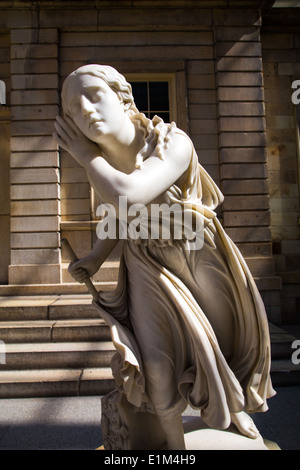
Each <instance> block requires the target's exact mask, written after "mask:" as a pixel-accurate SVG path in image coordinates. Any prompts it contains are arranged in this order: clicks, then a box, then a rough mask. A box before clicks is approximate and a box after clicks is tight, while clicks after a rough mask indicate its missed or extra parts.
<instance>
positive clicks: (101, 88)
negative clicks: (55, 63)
mask: <svg viewBox="0 0 300 470" xmlns="http://www.w3.org/2000/svg"><path fill="white" fill-rule="evenodd" d="M65 101H66V103H65V104H66V107H67V109H68V114H69V116H70V117H71V118H72V119H73V121H74V122H75V124H76V125H77V127H79V129H80V130H81V131H82V132H83V133H84V134H85V135H86V136H87V137H88V138H89V139H91V140H92V141H94V142H96V143H98V144H99V145H101V142H103V138H104V136H106V135H118V133H119V132H120V130H121V128H122V126H123V124H124V120H125V117H126V115H125V110H124V107H123V105H122V102H121V100H120V98H119V96H118V95H117V94H116V93H115V92H114V91H113V90H112V89H111V88H110V87H109V85H107V83H106V82H105V81H104V80H102V79H101V78H99V77H94V76H92V75H78V76H76V77H75V78H73V80H72V81H71V82H70V84H69V86H68V88H67V93H66V97H65Z"/></svg>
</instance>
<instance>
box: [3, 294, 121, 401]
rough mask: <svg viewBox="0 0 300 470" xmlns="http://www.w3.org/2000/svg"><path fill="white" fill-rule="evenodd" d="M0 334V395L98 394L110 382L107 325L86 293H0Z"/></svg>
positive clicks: (110, 347)
mask: <svg viewBox="0 0 300 470" xmlns="http://www.w3.org/2000/svg"><path fill="white" fill-rule="evenodd" d="M0 340H1V341H3V342H4V344H5V364H1V363H0V398H26V397H27V398H29V397H40V396H41V397H45V396H80V395H82V396H83V395H103V394H106V393H108V392H109V391H111V390H112V389H113V388H114V386H115V382H114V379H113V377H112V372H111V368H110V361H111V358H112V356H113V354H114V353H115V349H114V346H113V343H112V342H111V338H110V332H109V328H108V326H107V325H106V324H105V322H104V321H103V319H102V318H100V317H99V312H98V311H97V310H96V309H95V307H93V305H92V304H91V297H90V296H89V295H87V294H79V295H75V296H74V295H44V296H40V295H36V296H2V297H0ZM0 352H1V351H0ZM2 352H3V351H2ZM2 358H3V357H2ZM0 362H1V361H0Z"/></svg>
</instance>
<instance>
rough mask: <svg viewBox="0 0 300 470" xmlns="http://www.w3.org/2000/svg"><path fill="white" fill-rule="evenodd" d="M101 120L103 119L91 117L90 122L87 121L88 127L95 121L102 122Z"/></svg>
mask: <svg viewBox="0 0 300 470" xmlns="http://www.w3.org/2000/svg"><path fill="white" fill-rule="evenodd" d="M102 121H103V119H91V120H90V122H89V127H91V126H92V125H93V124H95V123H96V122H102Z"/></svg>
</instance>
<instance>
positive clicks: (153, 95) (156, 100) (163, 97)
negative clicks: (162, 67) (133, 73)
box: [131, 81, 170, 122]
mask: <svg viewBox="0 0 300 470" xmlns="http://www.w3.org/2000/svg"><path fill="white" fill-rule="evenodd" d="M131 86H132V92H133V96H134V100H135V104H136V106H137V108H138V110H139V111H141V112H142V113H144V114H145V115H146V116H147V118H149V119H152V118H153V117H154V116H155V115H156V114H157V115H158V116H160V117H161V118H162V119H163V120H164V121H165V122H169V121H170V106H169V83H168V82H164V81H162V82H131Z"/></svg>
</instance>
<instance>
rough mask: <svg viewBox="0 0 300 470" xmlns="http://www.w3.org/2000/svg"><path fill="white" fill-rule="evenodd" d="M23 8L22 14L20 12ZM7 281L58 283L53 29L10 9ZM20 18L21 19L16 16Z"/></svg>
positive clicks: (56, 91)
mask: <svg viewBox="0 0 300 470" xmlns="http://www.w3.org/2000/svg"><path fill="white" fill-rule="evenodd" d="M28 13H29V12H26V13H25V16H26V15H27V14H28ZM10 18H11V21H13V24H14V27H13V28H12V29H11V57H10V61H11V264H10V266H9V270H8V272H9V283H10V284H51V283H60V282H61V264H60V261H61V259H60V250H59V244H60V242H59V230H60V226H59V217H60V187H59V182H60V174H59V156H58V148H57V145H56V143H55V142H54V140H53V138H52V132H53V120H54V119H55V116H56V115H57V114H58V113H59V106H58V105H59V63H58V31H57V29H56V28H45V29H40V28H38V23H37V20H36V17H35V15H34V13H32V16H31V17H30V19H29V18H28V22H26V24H23V23H22V24H21V23H19V24H18V23H17V19H16V17H15V16H14V15H13V14H12V13H11V17H10ZM20 21H21V20H20Z"/></svg>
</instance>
